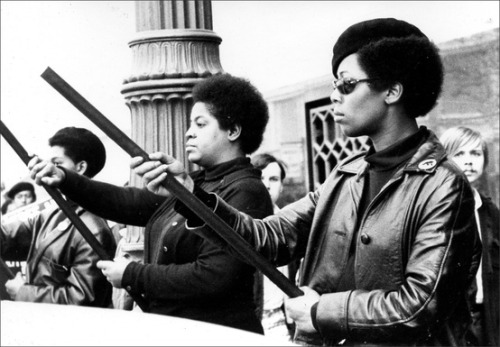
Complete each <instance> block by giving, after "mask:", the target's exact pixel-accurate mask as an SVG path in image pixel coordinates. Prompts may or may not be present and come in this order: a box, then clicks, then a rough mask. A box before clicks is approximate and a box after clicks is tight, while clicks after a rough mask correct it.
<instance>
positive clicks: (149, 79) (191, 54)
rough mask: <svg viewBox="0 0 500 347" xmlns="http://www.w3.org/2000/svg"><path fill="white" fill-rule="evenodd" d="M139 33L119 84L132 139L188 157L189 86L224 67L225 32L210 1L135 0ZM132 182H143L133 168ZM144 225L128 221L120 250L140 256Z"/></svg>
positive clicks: (149, 146)
mask: <svg viewBox="0 0 500 347" xmlns="http://www.w3.org/2000/svg"><path fill="white" fill-rule="evenodd" d="M135 8H136V28H137V34H136V36H135V37H134V38H133V39H132V40H131V41H130V43H129V46H130V48H131V49H132V56H133V61H132V71H131V73H130V75H129V76H128V77H127V78H125V80H124V85H123V88H122V90H121V92H122V94H123V95H124V97H125V102H126V104H127V106H128V107H129V108H130V111H131V116H132V134H131V137H132V139H133V140H134V141H135V142H136V143H137V144H138V145H139V146H141V147H142V148H143V149H144V150H146V152H153V151H163V152H166V153H170V154H172V155H173V156H174V157H176V158H177V159H180V160H182V161H184V163H185V165H186V167H191V166H190V165H189V163H188V162H187V160H186V158H185V154H184V134H185V132H186V130H187V127H188V119H189V111H190V110H191V107H192V96H191V91H192V88H193V86H194V84H195V83H196V82H198V81H200V80H201V79H203V78H204V77H207V76H210V75H214V74H217V73H220V72H223V70H222V67H221V64H220V60H219V44H220V43H221V41H222V40H221V38H220V37H218V36H217V35H216V34H215V33H214V32H213V31H212V7H211V2H210V1H201V0H200V1H198V0H197V1H136V2H135ZM130 185H132V186H141V185H142V182H140V180H139V179H138V178H137V177H136V176H135V175H134V174H131V177H130ZM143 242H144V238H143V229H142V228H137V227H131V226H129V227H128V228H127V235H126V237H125V244H124V245H123V247H122V251H125V252H129V253H134V256H137V257H140V258H141V259H142V250H143Z"/></svg>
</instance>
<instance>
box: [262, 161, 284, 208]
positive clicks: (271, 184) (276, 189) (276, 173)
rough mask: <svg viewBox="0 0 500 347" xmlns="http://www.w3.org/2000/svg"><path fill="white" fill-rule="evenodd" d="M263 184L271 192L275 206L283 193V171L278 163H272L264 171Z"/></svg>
mask: <svg viewBox="0 0 500 347" xmlns="http://www.w3.org/2000/svg"><path fill="white" fill-rule="evenodd" d="M262 182H263V183H264V185H265V186H266V188H267V190H268V191H269V195H270V196H271V200H272V202H273V204H276V201H277V200H278V198H279V196H280V194H281V192H282V191H283V181H282V180H281V169H280V167H279V165H278V163H270V164H269V165H267V166H266V167H265V168H264V169H262Z"/></svg>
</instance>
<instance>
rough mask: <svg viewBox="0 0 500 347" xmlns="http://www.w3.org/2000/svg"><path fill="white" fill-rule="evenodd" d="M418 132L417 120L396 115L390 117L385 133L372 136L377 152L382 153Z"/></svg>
mask: <svg viewBox="0 0 500 347" xmlns="http://www.w3.org/2000/svg"><path fill="white" fill-rule="evenodd" d="M417 131H418V124H417V121H416V120H415V118H413V117H408V116H406V115H404V114H401V113H399V114H395V115H394V116H393V117H388V122H387V125H386V126H385V129H384V131H382V132H380V133H378V134H375V135H373V136H370V138H371V140H372V143H373V147H374V148H375V151H376V152H379V151H382V150H384V149H386V148H387V147H389V146H391V145H393V144H394V143H396V142H398V141H399V140H402V139H404V138H406V137H408V136H411V135H413V134H415V133H416V132H417Z"/></svg>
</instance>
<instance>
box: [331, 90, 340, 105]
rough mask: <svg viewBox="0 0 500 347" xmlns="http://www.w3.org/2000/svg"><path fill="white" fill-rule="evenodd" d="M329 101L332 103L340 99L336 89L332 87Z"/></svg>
mask: <svg viewBox="0 0 500 347" xmlns="http://www.w3.org/2000/svg"><path fill="white" fill-rule="evenodd" d="M330 101H331V102H332V103H334V104H335V103H338V102H340V101H341V96H340V93H339V92H338V90H337V89H334V90H333V91H332V93H331V94H330Z"/></svg>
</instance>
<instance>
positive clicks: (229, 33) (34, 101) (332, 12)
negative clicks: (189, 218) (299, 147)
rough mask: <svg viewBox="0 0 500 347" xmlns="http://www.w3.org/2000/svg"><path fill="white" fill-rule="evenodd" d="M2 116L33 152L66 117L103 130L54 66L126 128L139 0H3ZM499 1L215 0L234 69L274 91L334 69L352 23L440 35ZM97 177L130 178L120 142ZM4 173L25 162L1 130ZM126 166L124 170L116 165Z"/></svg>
mask: <svg viewBox="0 0 500 347" xmlns="http://www.w3.org/2000/svg"><path fill="white" fill-rule="evenodd" d="M0 6H1V41H0V42H1V119H2V121H3V122H4V123H5V124H6V125H7V126H8V127H9V128H10V129H11V131H12V132H13V133H14V134H15V135H16V136H18V138H19V139H20V141H21V142H22V143H23V144H24V146H25V147H26V148H27V150H28V151H29V152H36V153H40V154H42V155H43V151H44V149H45V147H46V143H47V138H48V137H50V136H51V135H52V134H53V133H54V132H55V131H57V130H58V129H60V128H62V127H64V126H70V125H74V126H82V127H87V128H89V129H91V130H93V131H95V132H96V133H98V135H102V134H101V133H99V130H98V129H96V128H95V127H94V126H93V124H91V123H90V121H88V120H87V119H86V118H85V117H84V116H82V115H81V114H80V113H79V112H78V111H77V110H76V109H75V108H74V107H73V106H72V105H70V104H69V103H68V102H67V101H66V100H65V99H64V98H63V97H61V96H60V95H59V94H58V93H57V92H56V91H55V90H53V89H52V87H50V86H49V85H48V84H47V83H46V82H45V81H44V80H43V79H42V78H40V74H41V73H42V72H43V71H44V70H45V69H46V68H47V67H48V66H50V67H51V68H52V69H53V70H55V71H56V72H57V73H58V74H59V75H61V76H62V77H63V78H64V79H65V80H66V81H67V82H68V83H70V84H71V85H72V86H73V87H74V88H75V89H76V90H78V91H79V92H80V93H81V94H82V95H83V96H84V97H85V98H87V99H88V100H89V101H90V102H91V103H92V104H93V105H94V106H95V107H96V108H97V109H99V110H100V111H101V112H102V113H103V114H104V115H106V116H107V117H108V118H109V119H110V120H112V121H113V122H114V123H115V124H116V125H118V126H119V127H121V128H123V129H124V130H127V131H128V129H129V127H130V126H129V124H130V112H129V110H128V108H127V107H126V106H125V104H124V98H123V96H122V95H121V94H120V90H121V88H122V81H123V79H124V78H125V77H126V76H127V75H128V73H129V71H130V66H131V65H130V64H131V50H130V48H129V47H128V42H129V41H130V40H131V39H132V38H133V36H134V34H135V14H134V2H132V1H110V2H107V1H94V2H85V1H75V2H72V1H53V2H49V1H34V2H29V1H1V2H0ZM499 10H500V9H499V2H498V1H386V2H383V1H368V2H365V1H345V2H343V1H212V14H213V27H214V31H215V33H216V34H218V35H219V36H220V37H221V38H222V43H221V46H220V58H221V63H222V67H223V68H224V70H225V71H227V72H230V73H232V74H234V75H238V76H243V77H246V78H248V79H250V80H251V81H252V82H253V83H254V84H255V85H256V86H257V87H258V88H259V89H260V90H261V91H263V92H266V91H271V90H273V89H275V88H279V87H282V86H286V85H289V84H295V83H299V82H301V81H303V80H307V79H310V78H315V77H319V76H324V75H327V74H329V73H330V59H331V50H332V46H333V44H334V42H335V40H336V39H337V37H338V36H339V35H340V34H341V33H342V31H343V30H344V29H346V28H347V27H348V26H350V25H352V24H354V23H356V22H359V21H361V20H366V19H371V18H375V17H395V18H398V19H403V20H406V21H409V22H411V23H413V24H415V25H416V26H418V27H419V28H420V29H421V30H422V31H423V32H424V33H425V34H426V35H427V36H429V37H430V38H431V39H432V40H433V41H434V42H436V43H441V42H445V41H449V40H452V39H455V38H460V37H466V36H470V35H473V34H475V33H479V32H482V31H486V30H491V29H493V28H498V26H499ZM107 150H108V152H109V153H112V155H111V156H109V157H110V158H109V159H108V165H107V167H106V168H105V169H104V170H103V172H102V174H100V175H99V176H98V177H97V178H100V179H102V180H105V181H109V182H112V183H116V184H121V183H123V182H124V181H125V180H126V179H127V178H128V162H129V158H128V156H127V155H126V154H124V153H123V152H122V151H121V150H120V149H118V147H116V146H115V145H113V144H107ZM0 160H1V163H0V164H1V166H0V174H1V179H2V180H3V181H4V182H5V183H6V185H7V187H10V186H11V185H13V184H14V183H16V181H17V180H18V179H20V178H22V177H24V176H25V175H26V173H27V170H26V168H25V167H24V165H23V164H22V163H21V161H20V160H19V159H17V157H16V156H15V154H14V153H13V152H12V150H11V149H10V148H9V146H8V145H7V144H6V143H5V142H4V140H3V139H2V142H1V159H0ZM117 173H118V174H117Z"/></svg>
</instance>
